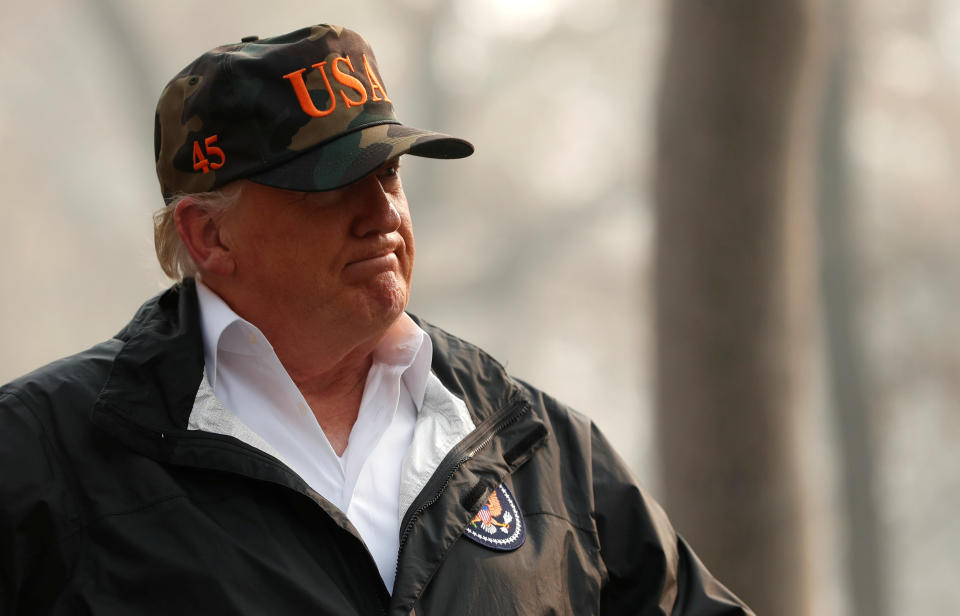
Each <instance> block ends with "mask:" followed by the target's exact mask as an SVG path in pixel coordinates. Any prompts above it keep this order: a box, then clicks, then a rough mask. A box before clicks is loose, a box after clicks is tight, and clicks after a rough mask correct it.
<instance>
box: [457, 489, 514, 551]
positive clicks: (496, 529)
mask: <svg viewBox="0 0 960 616" xmlns="http://www.w3.org/2000/svg"><path fill="white" fill-rule="evenodd" d="M463 534H464V535H466V536H467V537H468V538H469V539H472V540H473V541H475V542H476V543H479V544H480V545H482V546H484V547H488V548H491V549H494V550H502V551H504V552H509V551H511V550H516V549H517V548H519V547H520V546H521V545H523V542H524V540H525V539H526V538H527V529H526V527H525V525H524V523H523V516H521V515H520V508H519V507H518V506H517V500H516V498H514V496H513V494H512V493H511V492H510V490H509V489H508V488H507V486H506V484H500V486H499V487H498V488H497V489H496V490H494V491H493V492H491V493H490V497H489V498H488V499H487V502H486V503H485V504H484V505H483V507H481V508H480V511H478V512H477V515H475V516H473V519H472V520H470V524H468V525H467V528H466V530H464V531H463Z"/></svg>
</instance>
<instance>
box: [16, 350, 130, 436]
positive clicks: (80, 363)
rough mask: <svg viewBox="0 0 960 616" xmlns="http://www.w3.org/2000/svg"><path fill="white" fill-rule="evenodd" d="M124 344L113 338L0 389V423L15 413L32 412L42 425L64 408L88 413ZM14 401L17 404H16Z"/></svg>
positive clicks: (43, 367)
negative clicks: (15, 402) (84, 410)
mask: <svg viewBox="0 0 960 616" xmlns="http://www.w3.org/2000/svg"><path fill="white" fill-rule="evenodd" d="M122 347H123V341H121V340H119V339H117V338H111V339H110V340H106V341H104V342H101V343H99V344H97V345H95V346H93V347H90V348H89V349H87V350H85V351H81V352H80V353H76V354H74V355H70V356H68V357H64V358H61V359H58V360H56V361H53V362H51V363H49V364H47V365H45V366H42V367H40V368H37V369H36V370H34V371H32V372H30V373H28V374H25V375H23V376H21V377H19V378H17V379H14V380H13V381H10V382H9V383H7V384H5V385H3V386H2V387H0V421H2V418H3V417H4V416H5V415H7V414H9V413H12V412H17V411H16V409H17V408H19V409H21V410H20V412H24V411H26V410H27V409H29V411H30V412H32V413H33V414H35V415H36V416H37V419H39V420H40V421H45V420H47V419H50V417H49V415H50V414H51V413H52V412H55V411H56V409H59V408H63V407H71V408H77V407H85V409H86V410H89V409H90V407H91V406H92V405H93V402H94V400H96V398H97V395H98V394H99V392H100V389H101V388H102V387H103V384H104V383H105V382H106V381H107V378H108V377H109V375H110V369H111V367H112V365H113V360H114V358H115V357H116V355H117V353H118V352H119V350H120V349H121V348H122ZM14 400H16V401H17V402H18V404H14V402H13V401H14Z"/></svg>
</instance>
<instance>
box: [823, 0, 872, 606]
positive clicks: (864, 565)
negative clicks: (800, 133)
mask: <svg viewBox="0 0 960 616" xmlns="http://www.w3.org/2000/svg"><path fill="white" fill-rule="evenodd" d="M847 6H848V3H847V2H843V1H841V2H836V3H834V4H833V5H832V7H831V8H832V15H831V19H830V20H829V23H830V24H831V25H832V27H833V29H834V30H835V32H836V34H835V36H833V37H832V38H833V39H834V40H835V41H836V45H835V46H834V48H833V50H832V54H831V59H830V64H829V75H828V81H827V91H826V97H825V99H824V105H823V116H822V120H821V126H820V131H821V136H820V149H821V153H820V172H819V177H820V199H819V202H820V213H819V217H818V218H819V221H820V225H819V228H820V237H821V241H820V261H821V275H820V280H821V283H822V285H823V315H824V316H823V323H824V329H825V331H826V349H827V357H828V362H827V363H828V365H829V375H830V382H829V386H830V391H831V394H832V407H833V410H834V413H833V416H834V418H835V420H836V428H837V440H838V443H839V459H840V468H841V484H840V486H841V487H840V492H841V494H842V495H843V499H844V500H843V504H844V505H845V511H846V525H845V528H844V529H843V530H844V531H845V532H844V533H843V534H844V536H845V537H846V539H847V545H846V546H844V547H845V548H846V552H847V554H846V556H847V558H846V565H847V575H848V577H849V579H850V591H851V595H852V599H853V601H852V602H851V603H852V608H853V609H852V613H853V614H856V615H857V616H884V615H885V614H887V613H888V612H889V610H888V608H887V602H886V600H885V596H886V585H885V583H884V580H885V578H886V575H885V573H886V571H885V558H884V551H883V544H882V541H881V540H880V532H879V528H878V526H879V522H878V520H877V513H876V511H877V496H876V477H875V474H874V468H875V467H876V462H875V458H876V456H875V454H874V433H873V429H872V428H873V424H872V422H871V421H870V413H869V403H868V396H867V392H866V387H865V385H864V377H863V374H862V372H861V370H862V366H863V359H862V353H861V350H860V349H861V344H862V343H861V340H860V338H859V336H858V333H859V332H858V328H857V322H856V318H855V316H854V315H855V314H856V313H857V307H856V303H857V302H856V298H855V295H856V287H857V285H856V280H857V278H856V276H855V274H854V271H855V262H856V246H857V242H856V234H855V233H854V231H853V227H852V225H851V220H850V217H851V213H850V212H851V207H850V206H851V203H850V189H849V181H848V166H847V162H846V161H847V157H846V156H845V149H846V148H845V145H846V141H845V139H844V126H845V124H846V121H845V118H846V114H847V102H846V98H847V97H846V90H847V58H848V55H849V54H848V40H849V18H848V13H847Z"/></svg>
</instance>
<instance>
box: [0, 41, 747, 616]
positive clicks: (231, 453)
mask: <svg viewBox="0 0 960 616" xmlns="http://www.w3.org/2000/svg"><path fill="white" fill-rule="evenodd" d="M472 151H473V147H472V146H471V145H470V144H469V143H467V142H466V141H463V140H460V139H456V138H453V137H449V136H447V135H442V134H439V133H433V132H429V131H423V130H418V129H413V128H409V127H405V126H403V125H401V124H400V123H399V122H398V121H397V120H396V117H395V115H394V113H393V108H392V105H391V100H390V97H389V95H388V92H387V90H386V88H385V86H384V82H383V79H382V77H381V75H380V73H379V70H378V68H377V63H376V59H375V58H374V56H373V52H372V51H371V49H370V48H369V46H368V45H367V43H366V42H365V41H364V40H363V39H362V38H361V37H360V36H359V35H357V34H356V33H354V32H351V31H349V30H346V29H343V28H339V27H333V26H326V25H320V26H314V27H312V28H305V29H302V30H298V31H296V32H292V33H290V34H287V35H283V36H278V37H273V38H270V39H264V40H258V39H256V37H248V38H246V39H244V40H243V41H242V42H241V43H238V44H232V45H226V46H223V47H219V48H216V49H214V50H212V51H210V52H208V53H206V54H204V55H202V56H201V57H200V58H198V59H197V60H196V61H194V62H193V63H192V64H190V65H189V66H188V67H187V68H185V69H184V70H183V71H181V73H180V74H179V75H177V76H176V77H175V78H174V79H173V80H172V81H171V82H170V83H169V84H168V86H167V87H166V89H165V90H164V91H163V93H162V94H161V97H160V101H159V104H158V107H157V121H156V157H157V171H158V176H159V178H160V185H161V190H162V193H163V196H164V199H165V201H166V202H167V206H166V207H165V208H164V209H163V210H161V211H160V212H159V213H158V214H157V215H156V218H155V223H156V244H157V254H158V257H159V259H160V261H161V265H162V266H163V268H164V270H165V271H166V272H167V273H168V274H170V275H171V276H172V277H174V278H178V279H181V281H180V282H179V283H178V284H177V285H175V286H174V287H172V288H171V289H170V290H168V291H167V292H165V293H163V294H161V295H160V296H158V297H156V298H154V299H152V300H150V301H148V302H147V303H146V304H145V305H144V306H143V307H142V308H141V309H140V311H139V312H138V313H137V315H136V316H135V317H134V318H133V320H132V321H131V323H130V324H128V325H127V326H126V327H125V328H124V329H123V330H122V331H121V332H120V333H119V334H117V336H116V337H115V338H113V339H111V340H108V341H106V342H104V343H102V344H99V345H97V346H95V347H93V348H91V349H89V350H87V351H85V352H83V353H80V354H78V355H75V356H72V357H69V358H66V359H63V360H60V361H58V362H55V363H53V364H51V365H49V366H46V367H44V368H41V369H40V370H38V371H36V372H34V373H32V374H30V375H27V376H25V377H23V378H21V379H19V380H17V381H14V382H13V383H10V384H8V385H6V386H5V387H3V388H2V389H0V468H2V469H3V474H2V477H0V576H2V577H0V593H2V594H0V612H2V613H4V614H45V613H51V614H75V613H93V614H171V613H177V614H179V613H184V614H194V613H197V614H199V613H205V614H206V613H215V614H267V613H269V614H301V613H303V614H306V613H310V614H385V613H389V614H398V615H399V614H418V615H427V614H481V613H483V614H490V613H492V614H546V613H562V614H597V613H603V614H671V613H672V614H748V613H750V612H749V610H748V609H747V608H746V607H745V606H743V605H742V604H741V603H740V602H739V601H738V600H737V599H736V598H735V597H734V596H733V595H731V594H730V593H729V592H728V591H727V590H726V589H724V588H723V587H722V586H721V585H720V584H719V583H718V582H716V581H715V580H714V579H713V578H712V577H711V576H710V574H709V573H708V572H707V571H706V569H704V568H703V566H702V565H701V564H700V563H699V561H698V560H697V559H696V557H695V556H694V554H693V553H692V552H691V551H690V549H689V548H688V547H687V546H686V544H685V543H684V542H683V541H682V540H681V539H679V538H678V537H677V535H676V534H675V532H674V531H673V529H672V528H671V527H670V524H669V522H668V521H667V519H666V517H665V515H664V514H663V512H662V511H661V510H660V508H659V507H658V506H657V505H656V504H655V503H654V502H653V501H652V500H650V499H649V498H648V497H647V496H646V495H645V494H644V492H643V491H642V490H641V489H640V488H639V487H638V486H637V485H636V484H635V483H634V482H633V480H632V479H631V478H630V476H629V473H628V472H627V471H626V469H625V468H624V465H623V464H622V463H621V462H620V460H619V458H617V456H616V455H615V454H614V453H613V451H612V450H611V449H610V446H609V445H608V443H607V442H606V440H605V439H604V438H603V437H602V436H601V435H600V434H599V433H598V432H597V431H596V429H595V428H594V427H593V426H592V425H591V423H590V422H589V420H587V419H586V418H584V417H583V416H581V415H579V414H577V413H575V412H574V411H572V410H570V409H568V408H566V407H564V406H562V405H561V404H559V403H558V402H556V401H555V400H553V399H551V398H550V397H548V396H547V395H545V394H543V393H542V392H539V391H537V390H536V389H534V388H532V387H531V386H529V385H527V384H524V383H522V382H520V381H517V380H515V379H513V378H511V377H510V376H509V375H508V374H506V373H505V371H504V370H503V368H502V367H501V366H500V365H499V364H497V363H496V362H495V361H494V360H493V359H491V358H490V357H488V356H487V355H486V354H484V353H483V351H481V350H480V349H477V348H476V347H473V346H471V345H469V344H468V343H466V342H463V341H462V340H459V339H457V338H455V337H453V336H451V335H449V334H447V333H445V332H443V331H442V330H440V329H437V328H435V327H433V326H430V325H428V324H426V323H422V322H418V321H417V320H416V319H415V318H413V317H411V316H409V315H407V314H406V313H405V312H404V309H405V307H406V304H407V300H408V296H409V289H410V278H411V274H412V270H413V260H414V252H415V251H414V240H413V231H412V227H411V222H410V212H409V209H408V205H407V202H406V198H405V196H404V193H403V188H402V186H401V183H400V176H399V157H400V156H401V155H403V154H414V155H418V156H428V157H436V158H460V157H465V156H468V155H469V154H471V153H472Z"/></svg>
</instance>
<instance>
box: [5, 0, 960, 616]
mask: <svg viewBox="0 0 960 616" xmlns="http://www.w3.org/2000/svg"><path fill="white" fill-rule="evenodd" d="M677 1H688V2H689V1H693V0H677ZM708 4H712V5H714V6H715V7H717V10H723V7H724V5H725V2H724V1H723V0H714V2H712V3H709V2H708ZM731 4H736V2H733V1H732V0H731ZM667 6H668V3H667V2H666V0H662V1H661V0H656V1H655V0H635V1H632V2H630V1H626V0H394V1H392V2H387V1H377V2H374V1H369V2H362V1H358V2H337V3H333V2H298V1H286V2H278V3H266V2H262V1H260V2H254V1H237V2H197V1H196V0H191V1H189V2H187V1H181V0H168V1H166V2H163V3H158V2H148V1H146V0H129V1H126V2H120V1H119V0H89V1H81V0H73V1H68V0H36V1H34V2H29V3H27V2H16V1H10V0H7V1H5V2H4V3H3V4H2V6H0V21H2V23H3V24H5V26H6V27H5V28H4V35H3V43H2V45H0V80H2V83H3V85H2V87H0V143H2V144H3V146H4V147H3V149H2V152H0V159H2V162H0V186H2V187H3V197H2V201H0V208H2V212H3V215H2V217H0V220H2V221H3V222H2V223H0V225H2V226H0V229H2V231H0V283H2V288H3V301H2V302H0V382H5V381H7V380H9V379H12V378H14V377H16V376H18V375H20V374H22V373H24V372H27V371H29V370H31V369H32V368H34V367H36V366H38V365H41V364H43V363H46V362H48V361H51V360H53V359H55V358H56V357H58V356H61V355H64V354H68V353H70V352H73V351H76V350H79V349H82V348H85V347H87V346H89V345H91V344H93V343H95V342H97V341H99V340H101V339H103V338H105V337H109V336H111V335H112V334H114V333H115V332H116V331H117V330H119V329H120V327H121V326H122V325H123V324H125V323H126V322H127V320H128V319H129V318H130V316H132V314H133V312H134V311H135V310H136V308H137V307H138V306H139V305H140V304H141V303H142V301H144V300H145V299H146V298H147V297H149V296H151V295H153V294H155V293H157V292H159V291H160V290H161V289H162V288H164V287H165V286H166V284H167V283H166V282H165V281H164V278H163V276H162V274H161V272H160V269H159V267H158V266H157V265H156V263H155V259H154V257H153V253H152V234H151V219H150V213H151V212H152V211H153V210H155V209H156V208H158V207H160V206H161V205H162V201H161V199H160V196H159V190H158V186H157V182H156V177H155V175H154V171H153V107H154V104H155V101H156V98H157V96H158V94H159V92H160V90H161V89H162V87H163V86H164V84H165V83H166V81H167V80H168V79H169V78H170V77H172V76H173V75H174V74H175V73H176V72H177V71H179V70H180V69H181V68H182V67H183V66H184V65H186V64H187V63H188V62H189V61H191V60H192V59H193V58H194V57H195V56H196V55H198V54H199V53H200V52H202V51H203V50H205V49H208V48H210V47H213V46H215V45H218V44H222V43H226V42H232V41H236V40H238V39H239V38H240V37H242V36H245V35H248V34H258V35H260V36H270V35H274V34H280V33H283V32H287V31H290V30H293V29H295V28H298V27H301V26H305V25H309V24H313V23H319V22H329V23H340V24H344V25H347V26H349V27H351V28H353V29H355V30H358V31H359V32H361V33H362V34H364V36H365V37H366V38H367V39H368V40H369V41H371V43H372V45H373V47H374V49H375V51H376V54H377V57H378V61H379V65H380V68H381V72H382V74H383V77H384V85H385V87H386V89H387V91H388V92H389V93H390V96H391V98H392V99H393V101H394V104H395V106H396V108H397V112H398V114H399V116H400V118H401V120H403V121H404V122H406V123H409V124H411V125H414V126H422V127H425V128H433V129H437V130H442V131H444V132H448V133H451V134H454V135H457V136H462V137H464V138H466V139H469V140H471V141H472V142H473V143H474V144H475V145H476V147H477V152H476V154H475V155H474V156H473V157H471V158H468V159H465V160H462V161H451V162H447V161H430V160H425V159H416V158H412V157H407V158H406V159H405V161H404V170H403V174H404V183H405V186H406V192H407V196H408V199H409V201H410V204H411V210H412V213H413V217H414V228H415V230H416V238H417V253H418V254H417V266H416V273H415V276H414V291H413V302H412V304H411V310H412V311H413V312H415V313H417V314H418V315H420V316H421V317H424V318H426V319H427V320H430V321H432V322H434V323H436V324H438V325H440V326H442V327H444V328H446V329H448V330H451V331H453V332H454V333H456V334H458V335H460V336H461V337H463V338H466V339H468V340H471V341H473V342H475V343H478V344H480V345H481V346H484V347H485V348H486V349H487V350H489V351H490V352H491V353H492V354H493V355H494V356H495V357H497V358H498V359H499V360H500V361H502V362H503V363H505V364H506V365H507V367H508V368H509V369H510V370H511V371H512V372H513V373H514V374H516V375H518V376H520V377H522V378H524V379H526V380H529V381H531V382H532V383H534V384H535V385H538V386H540V387H542V388H544V389H546V390H547V391H549V392H550V393H552V394H554V395H555V396H557V397H559V398H560V399H562V400H564V401H566V402H568V403H570V404H571V405H572V406H574V407H576V408H578V409H579V410H581V411H583V412H585V413H587V414H588V415H590V416H591V417H593V418H594V419H595V420H596V422H597V423H598V424H599V425H600V427H601V429H603V430H604V431H605V432H606V433H607V434H608V435H609V437H610V438H611V440H612V441H613V442H614V443H615V445H616V446H617V447H618V448H619V450H620V451H621V452H622V454H623V456H624V458H625V459H626V460H627V462H628V463H629V464H630V465H631V467H632V468H633V469H634V470H635V472H636V473H637V475H638V476H639V478H640V479H641V480H642V481H643V482H644V483H645V484H646V485H647V486H648V487H649V488H650V489H651V491H652V492H653V493H654V494H655V495H660V494H661V487H662V485H663V484H662V482H663V479H662V478H661V476H660V467H659V463H658V459H659V458H658V453H659V452H658V449H657V444H656V439H655V437H654V431H655V414H654V409H653V407H654V402H653V400H654V393H653V374H654V369H653V362H654V357H653V352H652V340H653V332H652V296H651V293H652V290H653V287H652V268H653V244H654V241H655V227H654V220H653V218H654V204H653V201H652V200H653V197H652V195H653V190H652V175H653V173H654V169H655V156H656V151H655V132H656V126H655V123H656V119H657V115H656V108H657V97H658V92H659V89H658V88H659V84H660V82H661V78H662V77H663V76H662V74H661V62H662V60H663V49H664V45H665V43H666V37H667V29H666V21H667V19H668V11H667ZM810 6H812V7H814V8H816V9H817V10H820V11H821V13H820V15H821V17H822V18H823V19H824V24H825V26H824V28H823V30H822V36H823V37H824V40H822V41H821V43H822V45H823V46H827V45H828V42H827V41H826V40H827V39H829V38H830V37H831V36H832V35H831V34H830V32H831V31H830V28H829V24H830V23H831V22H830V17H829V16H826V17H824V10H823V7H824V6H825V5H824V3H821V2H811V3H810ZM848 11H849V14H850V17H851V18H850V21H849V23H850V28H849V30H848V31H847V34H846V35H845V37H846V38H845V41H846V46H847V47H846V51H845V55H846V58H847V74H846V79H847V82H846V83H847V86H846V87H847V92H848V100H847V105H848V110H847V120H846V121H845V123H844V124H843V125H842V127H841V129H840V137H841V141H842V143H843V155H844V161H845V164H846V165H848V166H849V174H850V183H851V190H850V193H851V198H850V201H849V205H850V208H849V209H850V215H851V221H852V229H853V231H854V238H853V239H854V242H853V243H852V246H853V259H854V262H853V273H854V276H853V279H852V285H851V289H852V291H853V295H854V298H855V301H856V305H857V309H856V310H855V316H856V320H855V322H854V323H853V325H852V327H854V328H855V329H856V330H857V332H859V334H860V335H861V338H862V341H863V354H862V358H863V359H862V364H861V365H860V366H859V368H860V369H861V370H862V372H863V374H864V375H865V376H864V382H865V383H866V386H867V388H868V399H869V402H870V404H869V421H870V422H871V425H872V427H873V431H874V434H875V438H876V452H877V459H876V463H875V472H876V474H877V477H878V484H877V494H878V504H877V508H876V514H877V518H878V523H879V529H880V533H879V537H878V539H877V540H878V541H880V542H882V544H883V546H882V547H883V549H882V552H883V554H885V557H884V565H883V566H884V568H885V571H886V572H887V573H886V576H885V579H886V581H885V583H884V588H883V589H882V590H883V596H884V602H885V604H886V605H887V608H888V610H887V611H888V612H889V613H891V614H902V613H918V614H919V613H924V614H951V613H953V614H956V613H960V586H958V585H957V583H956V580H957V577H958V574H960V565H958V556H957V555H958V553H960V524H958V523H957V521H956V520H957V514H956V511H957V509H958V507H960V458H958V456H957V453H956V449H957V443H958V442H960V417H958V406H960V404H958V400H960V320H958V319H957V317H956V315H955V308H956V307H957V306H958V300H960V200H958V197H957V189H958V177H960V168H958V161H960V158H958V156H957V154H958V152H957V150H958V147H960V145H958V143H960V142H958V139H960V3H957V2H956V1H955V0H910V1H909V2H906V1H897V0H862V1H860V2H851V3H848ZM817 49H818V47H817V46H816V45H814V46H813V47H811V49H810V50H809V51H810V53H814V54H815V53H816V51H817ZM812 192H813V194H814V195H815V194H816V191H812ZM814 257H816V255H814ZM811 267H812V268H813V269H814V270H816V268H817V265H816V263H813V265H812V266H811ZM810 299H813V300H816V299H817V298H816V297H812V298H810ZM814 303H815V304H816V303H817V302H816V301H815V302H814ZM814 321H816V319H814ZM823 338H824V337H823V332H822V329H818V330H817V334H816V335H815V336H814V337H813V339H814V342H813V346H814V358H813V366H814V372H815V378H812V379H810V380H809V391H808V392H807V393H808V395H807V399H808V400H809V403H808V405H807V406H805V408H804V412H803V413H802V421H801V422H800V423H799V425H798V428H797V432H796V439H797V440H798V442H799V444H800V448H799V450H800V452H801V456H800V459H799V462H798V463H799V473H800V477H801V481H802V486H803V494H804V499H805V500H804V503H805V504H804V508H803V512H802V514H803V519H804V524H805V525H806V526H807V527H808V529H809V532H808V533H807V535H806V536H807V541H808V546H809V549H808V551H807V552H806V553H805V554H803V555H798V556H797V558H798V559H802V566H803V568H804V569H805V570H806V571H807V575H808V578H809V585H808V587H807V588H808V590H807V593H808V594H809V597H810V605H809V607H808V608H807V610H808V613H810V614H821V615H823V614H826V615H842V614H854V613H859V612H856V611H855V610H856V606H855V601H854V600H853V599H852V594H851V591H850V590H849V584H848V581H849V580H848V578H849V574H848V573H846V571H847V569H846V568H845V565H844V563H845V562H848V560H847V559H848V557H849V554H848V553H847V551H846V548H845V539H844V538H845V536H846V534H847V532H848V529H849V528H850V525H851V524H854V525H855V524H856V523H857V521H856V520H853V521H850V520H848V519H847V516H846V515H845V511H844V507H843V505H842V503H843V498H842V497H843V495H842V494H841V493H840V491H841V489H842V488H841V487H840V485H841V482H840V481H839V477H840V475H841V470H840V469H839V468H838V465H839V464H840V462H839V459H840V457H841V456H839V454H838V452H837V447H838V445H837V439H836V436H835V434H834V429H833V426H834V422H833V420H832V417H833V414H834V413H835V411H836V409H835V408H833V405H832V404H831V403H830V402H829V401H830V400H831V396H830V395H829V393H828V391H827V390H828V389H829V385H828V384H829V382H830V378H829V377H828V376H827V375H828V373H829V372H830V370H831V365H830V362H829V361H826V360H825V359H824V358H825V357H826V351H825V350H823V349H824V347H825V346H826V345H825V344H824V342H823ZM817 375H819V376H817ZM696 385H697V384H696V383H691V384H690V387H696ZM668 411H669V410H668V409H666V410H665V412H668ZM692 453H693V454H695V453H696V452H692ZM705 463H706V464H709V462H705ZM0 472H10V470H9V469H0ZM744 506H746V507H749V503H745V505H744ZM668 508H669V506H668ZM681 530H683V529H681ZM707 564H708V565H712V564H711V562H709V561H708V563H707ZM714 568H715V569H716V567H714ZM720 577H723V575H722V572H721V573H720ZM735 590H737V589H736V588H735Z"/></svg>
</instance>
